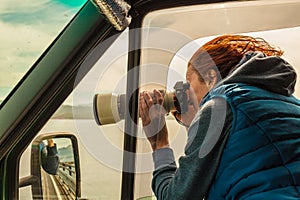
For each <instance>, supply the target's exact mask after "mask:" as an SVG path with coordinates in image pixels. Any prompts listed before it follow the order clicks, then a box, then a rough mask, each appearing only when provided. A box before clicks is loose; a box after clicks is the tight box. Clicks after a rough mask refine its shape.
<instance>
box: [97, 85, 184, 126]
mask: <svg viewBox="0 0 300 200" xmlns="http://www.w3.org/2000/svg"><path fill="white" fill-rule="evenodd" d="M189 88H190V85H189V83H183V81H178V82H176V84H175V85H174V91H172V92H167V91H165V90H160V92H161V93H162V95H163V97H164V103H163V107H164V108H165V110H166V112H167V114H168V113H170V112H171V113H173V112H176V113H177V114H184V113H186V112H187V111H188V96H187V94H186V91H187V90H189ZM151 96H152V98H154V102H156V100H155V97H154V95H153V94H151ZM128 102H129V101H126V95H125V94H113V93H107V94H96V95H95V96H94V102H93V106H94V116H95V120H96V122H97V124H98V125H105V124H112V123H116V122H119V121H120V120H122V119H124V118H125V110H126V108H127V106H128Z"/></svg>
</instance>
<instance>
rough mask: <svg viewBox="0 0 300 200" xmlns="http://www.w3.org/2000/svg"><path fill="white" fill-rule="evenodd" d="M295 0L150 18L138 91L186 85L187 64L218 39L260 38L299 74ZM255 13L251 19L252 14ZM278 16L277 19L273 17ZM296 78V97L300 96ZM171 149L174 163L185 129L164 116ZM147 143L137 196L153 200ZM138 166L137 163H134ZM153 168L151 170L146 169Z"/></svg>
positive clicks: (299, 23) (142, 145)
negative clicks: (224, 36)
mask: <svg viewBox="0 0 300 200" xmlns="http://www.w3.org/2000/svg"><path fill="white" fill-rule="evenodd" d="M299 8H300V1H299V0H290V1H283V0H281V1H280V0H279V1H239V2H228V3H214V4H204V5H199V6H187V7H178V8H172V9H166V10H158V11H154V12H152V13H149V14H148V15H147V16H146V17H145V18H144V21H143V32H142V33H143V34H142V44H143V46H142V57H141V58H142V60H141V70H140V80H141V81H140V87H141V90H147V91H152V90H153V89H154V88H157V89H163V90H167V91H172V90H173V91H174V88H173V87H174V85H175V83H176V82H177V81H185V73H186V68H187V64H188V61H189V59H190V58H191V56H192V55H193V53H194V52H195V51H196V50H197V49H198V48H199V47H200V46H201V45H203V44H204V43H205V42H207V41H209V40H210V39H212V38H213V37H216V36H218V35H221V34H229V33H231V34H247V35H252V36H257V37H262V38H264V39H266V40H267V41H268V42H270V43H271V44H273V45H275V46H279V47H280V48H281V49H282V50H283V51H284V52H285V53H284V57H285V58H286V60H287V61H288V62H290V63H291V64H292V65H293V66H294V67H295V70H296V71H297V72H298V74H299V73H300V61H299V59H298V57H297V55H298V54H299V53H300V50H299V48H298V46H299V42H297V41H299V39H300V19H299V18H298V17H296V16H298V15H299V14H298V10H299ZM254 13H255V14H254ZM275 13H276V14H275ZM299 82H300V80H299V77H298V81H297V85H296V91H295V93H294V95H295V96H297V97H298V98H299V97H300V85H299ZM166 121H167V127H168V129H169V135H170V142H171V144H170V145H171V147H172V148H173V150H174V151H175V157H176V159H178V158H179V157H180V156H181V155H183V153H184V152H183V151H184V146H185V144H186V137H187V135H186V133H187V131H186V129H185V128H184V127H183V126H180V125H179V124H178V123H177V122H176V120H174V117H173V116H172V115H169V116H167V120H166ZM150 153H151V150H150V149H149V144H148V142H147V140H146V139H145V138H140V139H139V145H138V154H143V155H144V157H143V158H142V159H141V160H142V161H141V160H140V162H139V163H138V165H139V168H140V169H144V170H141V171H140V173H138V174H137V182H136V186H135V196H136V197H143V196H151V194H152V193H151V178H152V171H151V169H150V168H151V167H153V164H152V160H151V155H150ZM138 161H139V160H138ZM149 166H151V167H149Z"/></svg>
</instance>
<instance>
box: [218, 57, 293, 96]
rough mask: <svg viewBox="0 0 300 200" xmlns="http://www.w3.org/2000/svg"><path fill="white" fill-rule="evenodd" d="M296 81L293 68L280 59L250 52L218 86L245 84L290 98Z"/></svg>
mask: <svg viewBox="0 0 300 200" xmlns="http://www.w3.org/2000/svg"><path fill="white" fill-rule="evenodd" d="M296 79H297V75H296V72H295V70H294V68H293V67H292V66H291V65H290V64H289V63H287V62H286V61H285V60H283V59H282V58H280V57H278V56H266V55H265V54H263V53H261V52H252V53H247V54H245V56H244V57H243V59H242V60H241V61H240V63H239V64H238V65H237V66H236V67H235V68H234V69H233V70H232V72H231V73H230V74H229V75H228V76H227V77H226V78H225V79H224V80H223V81H221V82H220V84H228V83H246V84H249V85H253V86H258V87H260V88H263V89H265V90H268V91H271V92H275V93H278V94H282V95H285V96H290V95H292V94H293V93H294V91H295V84H296ZM218 85H219V84H218Z"/></svg>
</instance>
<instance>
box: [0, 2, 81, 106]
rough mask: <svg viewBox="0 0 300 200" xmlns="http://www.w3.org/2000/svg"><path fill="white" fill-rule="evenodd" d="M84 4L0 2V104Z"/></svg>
mask: <svg viewBox="0 0 300 200" xmlns="http://www.w3.org/2000/svg"><path fill="white" fill-rule="evenodd" d="M85 2H86V0H74V1H65V0H54V1H46V0H43V1H34V0H26V1H21V2H20V1H18V0H3V1H1V6H0V26H1V35H0V42H1V48H0V55H1V56H0V63H1V64H0V71H1V73H0V104H1V103H2V101H3V100H4V99H5V98H6V96H7V95H8V94H9V93H10V91H11V90H12V89H13V88H14V86H15V85H16V84H17V83H18V82H19V81H20V79H21V78H22V77H23V76H24V74H25V73H26V72H27V71H28V70H29V68H30V67H31V66H32V65H33V64H34V62H35V61H36V60H37V59H38V58H39V56H41V54H42V53H43V52H44V51H45V50H46V48H47V47H48V46H49V45H50V44H51V42H52V41H53V40H54V39H55V37H56V36H57V35H58V34H59V33H60V32H61V31H62V29H63V28H64V27H65V26H66V25H67V23H68V22H69V21H70V20H71V19H72V18H73V16H74V15H75V14H76V13H77V12H78V11H79V9H80V8H81V7H82V6H83V4H84V3H85Z"/></svg>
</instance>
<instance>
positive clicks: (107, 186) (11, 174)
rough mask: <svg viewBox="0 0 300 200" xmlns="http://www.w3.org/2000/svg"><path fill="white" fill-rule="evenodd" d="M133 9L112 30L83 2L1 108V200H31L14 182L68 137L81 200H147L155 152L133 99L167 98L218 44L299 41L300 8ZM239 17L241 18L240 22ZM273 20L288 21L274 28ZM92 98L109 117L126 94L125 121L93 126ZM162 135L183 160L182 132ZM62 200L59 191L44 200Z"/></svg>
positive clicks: (140, 4)
mask: <svg viewBox="0 0 300 200" xmlns="http://www.w3.org/2000/svg"><path fill="white" fill-rule="evenodd" d="M129 4H130V6H131V10H130V13H129V14H130V16H131V17H132V19H131V23H130V26H129V27H127V28H125V29H124V30H123V31H117V30H116V28H115V27H113V25H112V24H110V23H109V22H108V21H107V19H106V18H105V17H104V16H103V15H102V14H101V13H99V12H98V9H99V8H97V6H96V5H94V3H92V2H91V1H88V2H87V3H86V4H85V5H84V7H83V8H82V9H81V10H80V12H79V13H78V14H77V15H76V16H75V18H74V19H73V20H72V21H71V22H70V23H69V25H68V26H67V27H66V28H65V29H64V31H63V32H62V33H61V34H60V35H59V36H58V38H57V39H56V40H55V42H54V43H53V44H51V45H50V47H49V48H48V49H47V51H46V52H45V53H44V54H43V55H42V56H41V58H40V59H38V61H37V62H36V63H35V64H34V66H33V67H32V68H31V69H30V71H29V72H28V73H27V75H26V76H25V77H24V78H23V79H22V80H21V82H20V83H19V84H18V85H17V87H16V88H15V89H14V91H13V92H12V93H10V95H9V96H8V97H7V98H6V100H4V102H3V103H2V104H1V113H0V119H1V121H0V122H1V126H0V134H1V138H0V145H1V148H0V155H1V157H0V158H1V162H0V164H1V165H0V167H1V170H0V172H1V177H2V178H1V194H3V195H2V199H18V198H19V199H27V198H29V199H32V198H35V197H34V196H32V193H33V192H32V186H31V185H30V184H25V183H24V182H23V183H22V186H23V187H20V188H19V187H18V186H19V185H18V184H19V180H21V179H22V178H23V177H27V176H31V175H32V171H31V169H36V168H31V167H32V160H31V156H32V155H31V154H34V152H35V151H34V149H35V148H37V145H36V142H39V143H38V144H41V142H40V141H43V139H44V140H47V139H48V137H50V136H51V138H54V139H55V137H58V136H59V135H63V136H64V137H67V138H68V137H69V136H68V135H73V136H74V138H76V140H77V141H78V145H76V144H74V145H73V143H72V145H73V148H74V149H77V150H78V154H77V153H75V154H74V155H77V156H78V158H79V163H80V164H79V168H80V176H77V178H79V177H80V178H79V179H80V183H78V184H80V198H82V199H138V198H143V197H148V199H151V198H152V197H151V196H152V195H153V194H152V191H151V176H152V175H151V173H152V170H153V165H152V160H151V153H152V152H151V149H150V146H149V144H148V142H147V139H146V137H145V135H144V134H143V130H142V127H141V126H140V125H139V123H138V121H139V119H138V96H139V95H138V94H139V92H140V91H143V90H148V91H151V90H153V89H154V88H159V89H162V90H170V91H172V90H173V86H174V84H175V82H176V81H178V80H183V81H184V80H185V69H186V63H187V61H188V59H189V57H190V56H191V55H192V53H193V51H195V49H196V48H198V47H199V46H200V45H201V44H203V42H204V41H206V40H207V39H209V38H210V37H212V36H215V35H219V34H224V33H247V34H254V35H258V36H267V37H268V36H269V37H270V38H273V41H274V42H276V41H280V38H281V37H280V35H281V34H283V33H284V34H287V33H292V34H290V35H289V38H293V41H299V40H297V36H298V35H299V34H297V33H299V32H297V31H299V20H298V19H299V18H297V17H295V16H298V15H297V8H298V7H299V1H297V0H290V1H288V2H287V1H276V2H275V3H274V2H272V1H233V2H230V3H224V2H222V1H174V0H173V1H168V0H166V1H160V2H158V1H131V2H130V3H129ZM257 10H260V11H261V12H259V13H258V14H257ZM241 11H243V12H242V13H246V14H245V15H243V16H240V17H237V16H239V14H240V13H241ZM262 11H264V12H262ZM275 11H276V12H279V11H286V12H281V14H280V15H278V16H277V17H278V18H276V20H274V18H272V17H271V16H273V14H274V13H276V12H275ZM253 13H256V15H257V18H254V17H253V16H252V14H253ZM263 16H266V17H264V18H263V19H264V20H263V21H262V20H261V19H262V17H263ZM283 16H284V17H283ZM246 22H247V23H246ZM287 22H289V23H287ZM199 24H200V25H199ZM292 29H293V31H292V32H291V30H292ZM274 30H275V32H274ZM294 31H295V32H294ZM272 35H273V36H274V37H273V36H272ZM288 43H290V42H288ZM281 44H282V45H284V44H285V45H287V42H286V40H284V39H282V38H281ZM281 44H278V45H280V46H281ZM296 46H297V43H296V42H295V43H294V45H293V46H292V47H291V46H289V45H287V46H286V48H287V49H288V50H287V58H289V59H291V60H292V62H293V63H295V64H296V66H297V63H298V61H297V58H296V56H295V55H296V54H297V53H295V52H298V51H297V47H296ZM297 70H299V68H297ZM298 88H299V87H297V90H296V95H298V97H299V89H298ZM112 94H113V95H112ZM95 95H104V96H105V97H109V98H108V104H105V106H104V107H105V108H107V107H111V108H110V109H112V107H113V104H114V103H115V101H112V99H113V97H112V96H114V97H120V96H121V95H125V97H126V98H125V105H126V109H125V111H124V116H123V119H122V120H119V119H118V120H117V121H116V122H115V123H110V124H102V125H99V121H98V119H97V118H98V117H99V116H97V114H96V115H95V113H94V112H96V111H95ZM109 95H111V96H109ZM116 102H117V104H116V105H118V102H119V101H116ZM100 105H101V106H102V105H103V104H100ZM114 105H115V104H114ZM114 108H115V107H114ZM101 114H102V112H101ZM112 115H114V114H112ZM113 117H115V116H113ZM167 126H168V128H169V130H170V137H171V146H172V147H173V148H174V149H175V153H176V158H179V157H180V156H181V155H182V154H183V153H184V152H183V151H184V146H185V141H186V129H185V127H183V126H181V125H179V124H178V123H177V122H176V120H175V119H174V117H172V115H168V116H167ZM73 136H70V137H69V138H73ZM40 138H43V139H40ZM74 140H75V139H74ZM57 145H59V143H58V141H57ZM40 170H41V171H42V170H44V169H43V168H41V169H40ZM44 171H45V170H44ZM47 176H48V175H47ZM49 177H50V179H51V177H53V175H49ZM23 180H24V179H23ZM27 180H28V179H27ZM31 181H35V180H33V179H31ZM49 182H51V181H49ZM29 183H30V181H29ZM46 189H47V188H46ZM52 195H54V196H52ZM64 196H66V195H62V194H58V193H57V192H56V194H51V195H50V194H49V195H48V197H47V198H62V199H63V198H64ZM45 198H46V197H45ZM78 198H79V197H78Z"/></svg>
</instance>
